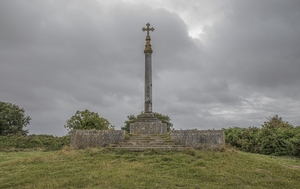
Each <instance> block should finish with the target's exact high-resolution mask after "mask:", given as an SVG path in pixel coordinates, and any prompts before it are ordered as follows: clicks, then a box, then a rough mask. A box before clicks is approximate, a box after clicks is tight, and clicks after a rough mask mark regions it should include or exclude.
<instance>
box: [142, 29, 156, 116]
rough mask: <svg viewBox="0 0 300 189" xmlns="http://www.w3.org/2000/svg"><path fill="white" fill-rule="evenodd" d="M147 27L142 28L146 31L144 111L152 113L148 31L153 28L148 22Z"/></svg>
mask: <svg viewBox="0 0 300 189" xmlns="http://www.w3.org/2000/svg"><path fill="white" fill-rule="evenodd" d="M146 26H147V28H145V27H144V28H143V29H142V30H143V31H147V36H146V45H145V50H144V53H145V110H144V113H146V114H147V113H150V114H151V113H152V58H151V55H152V52H153V51H152V48H151V43H150V41H151V38H150V36H149V31H154V28H153V27H152V28H150V24H149V23H147V24H146Z"/></svg>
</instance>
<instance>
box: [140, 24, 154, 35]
mask: <svg viewBox="0 0 300 189" xmlns="http://www.w3.org/2000/svg"><path fill="white" fill-rule="evenodd" d="M146 26H147V28H145V27H143V29H142V30H143V31H147V36H149V31H154V28H153V27H152V28H150V24H149V23H147V24H146Z"/></svg>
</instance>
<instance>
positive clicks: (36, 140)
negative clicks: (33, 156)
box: [0, 135, 70, 151]
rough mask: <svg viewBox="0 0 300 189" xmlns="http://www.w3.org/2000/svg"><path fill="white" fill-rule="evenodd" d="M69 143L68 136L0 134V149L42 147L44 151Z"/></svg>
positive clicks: (59, 147) (58, 148)
mask: <svg viewBox="0 0 300 189" xmlns="http://www.w3.org/2000/svg"><path fill="white" fill-rule="evenodd" d="M65 145H70V137H69V136H62V137H54V136H52V135H28V136H20V135H7V136H0V151H6V150H11V149H14V150H24V149H43V150H45V151H52V150H61V149H62V148H63V147H64V146H65Z"/></svg>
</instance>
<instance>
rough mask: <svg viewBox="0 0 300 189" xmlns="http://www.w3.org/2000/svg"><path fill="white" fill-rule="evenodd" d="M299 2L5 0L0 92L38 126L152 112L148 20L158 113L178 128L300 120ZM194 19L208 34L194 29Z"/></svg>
mask: <svg viewBox="0 0 300 189" xmlns="http://www.w3.org/2000/svg"><path fill="white" fill-rule="evenodd" d="M298 10H299V3H298V2H297V1H249V2H244V1H243V2H241V1H228V2H226V3H224V2H223V1H215V3H213V2H212V3H207V2H206V1H205V3H204V2H202V1H188V2H187V1H166V2H161V4H160V3H158V2H156V1H155V2H153V6H150V5H147V4H145V3H141V2H140V1H136V2H135V1H132V2H126V1H122V2H121V1H111V2H106V1H50V0H49V1H34V0H31V1H30V0H23V1H14V0H10V1H1V3H0V26H1V28H0V66H1V69H0V98H1V99H0V100H1V101H10V102H12V103H16V104H18V105H19V106H21V107H23V108H25V110H26V113H27V114H28V115H30V116H31V117H32V121H31V126H30V127H29V129H30V131H31V132H32V133H49V134H57V135H62V134H65V133H66V130H65V129H64V128H63V125H64V123H65V121H66V120H67V119H69V118H70V117H71V116H72V115H73V114H74V113H75V112H76V110H83V109H89V110H91V111H95V112H98V113H99V114H100V115H101V116H103V117H105V118H107V119H108V120H109V121H110V122H112V124H114V125H116V128H117V129H118V128H119V127H120V126H122V124H123V122H124V120H125V119H126V116H127V115H129V114H137V113H139V112H140V111H141V110H143V94H144V92H143V90H144V80H143V78H144V54H143V50H144V45H145V32H142V30H141V29H142V27H145V24H146V23H147V22H149V23H150V24H151V26H153V27H154V28H155V30H154V32H151V38H152V41H151V42H152V47H153V50H154V52H153V98H154V111H156V112H160V113H164V114H167V115H170V117H171V118H172V121H173V123H174V126H175V128H191V127H192V128H198V129H208V128H222V127H229V126H234V125H237V126H250V125H256V126H259V125H260V123H262V122H263V120H265V118H266V117H268V116H271V115H273V114H279V115H280V116H283V117H284V118H285V117H286V118H288V119H289V121H290V122H291V123H295V124H299V122H300V120H299V118H297V112H299V109H298V108H297V106H298V105H299V102H298V99H299V94H300V92H299V88H300V83H299V82H300V78H299V74H298V73H299V71H300V70H299V69H300V68H299V65H300V64H299V62H300V56H299V52H298V51H299V49H300V44H299V41H300V35H299V33H300V27H299V26H300V23H299V20H300V18H299V17H300V16H299V13H298V12H299V11H298ZM182 15H188V16H189V17H190V18H191V19H190V21H185V20H183V18H182ZM187 23H194V24H202V25H203V27H202V28H203V32H204V33H203V34H201V35H203V36H201V35H200V39H194V38H191V37H189V31H188V29H189V28H193V27H196V25H187ZM298 107H299V106H298Z"/></svg>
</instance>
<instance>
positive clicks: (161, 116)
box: [121, 112, 173, 132]
mask: <svg viewBox="0 0 300 189" xmlns="http://www.w3.org/2000/svg"><path fill="white" fill-rule="evenodd" d="M143 113H144V112H141V113H140V114H139V115H137V116H135V115H129V116H127V118H128V120H126V121H125V122H124V123H125V125H124V126H123V127H121V129H122V130H125V131H127V132H130V123H134V122H135V121H136V120H137V119H138V118H139V117H141V116H142V115H143ZM153 114H154V116H155V117H156V118H158V119H160V120H161V121H162V122H163V123H166V124H167V131H170V130H171V129H172V128H173V123H171V122H170V121H171V118H170V117H169V116H167V115H164V114H160V113H157V112H153Z"/></svg>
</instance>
